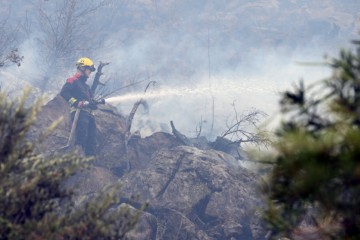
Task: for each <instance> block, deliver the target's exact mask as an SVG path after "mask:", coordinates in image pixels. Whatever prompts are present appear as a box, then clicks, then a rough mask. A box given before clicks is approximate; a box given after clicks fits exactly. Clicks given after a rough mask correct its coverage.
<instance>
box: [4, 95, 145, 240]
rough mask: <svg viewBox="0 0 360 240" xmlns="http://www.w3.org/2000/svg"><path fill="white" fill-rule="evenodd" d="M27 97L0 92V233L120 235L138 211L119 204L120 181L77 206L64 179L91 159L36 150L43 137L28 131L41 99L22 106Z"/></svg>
mask: <svg viewBox="0 0 360 240" xmlns="http://www.w3.org/2000/svg"><path fill="white" fill-rule="evenodd" d="M25 100H26V96H25V94H24V96H23V97H22V98H20V99H18V100H15V101H11V100H9V99H8V98H7V96H6V95H5V94H4V93H0V239H16V240H19V239H20V240H21V239H37V240H39V239H123V238H124V236H125V234H126V233H127V232H129V231H130V230H131V229H133V227H134V225H135V223H136V222H137V219H138V217H139V214H140V212H141V211H133V210H131V209H130V208H129V207H118V205H119V199H120V197H119V196H118V192H119V186H114V187H109V188H107V189H106V190H104V191H103V192H101V193H99V194H97V195H96V196H94V197H93V198H91V199H90V200H88V201H86V202H85V203H83V204H81V205H80V206H76V207H75V206H74V203H73V202H72V199H71V198H72V196H73V193H72V192H71V191H70V190H69V189H66V188H64V187H63V185H64V184H63V183H64V180H66V179H68V178H69V177H70V176H72V175H73V174H74V173H75V172H77V171H80V170H82V169H84V168H86V167H87V166H89V162H90V159H85V158H81V157H78V156H77V155H75V154H66V155H59V156H50V157H49V156H48V157H46V156H44V155H43V154H41V153H38V152H37V151H36V150H35V148H36V146H37V144H39V143H40V141H42V138H43V137H39V139H38V140H37V141H35V140H34V139H28V133H29V129H30V127H31V126H33V124H34V122H35V120H36V115H37V113H38V112H39V111H40V109H41V108H40V104H41V102H40V101H38V102H36V103H35V104H34V105H33V106H31V107H26V106H25ZM54 127H55V125H54V126H52V127H51V128H54ZM49 130H51V129H49ZM44 133H45V134H44V135H43V136H45V135H46V131H44Z"/></svg>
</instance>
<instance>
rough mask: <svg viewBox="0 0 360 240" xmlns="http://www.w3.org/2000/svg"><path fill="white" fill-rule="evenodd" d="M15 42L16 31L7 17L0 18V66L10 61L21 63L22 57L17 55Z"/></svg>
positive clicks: (18, 64)
mask: <svg viewBox="0 0 360 240" xmlns="http://www.w3.org/2000/svg"><path fill="white" fill-rule="evenodd" d="M17 43H18V31H16V30H14V26H11V25H10V24H9V23H8V19H7V18H5V19H2V20H0V67H5V66H6V65H8V64H11V63H13V64H16V65H17V66H20V65H21V62H22V60H23V59H24V57H23V56H20V55H19V52H18V49H17V48H16V44H17Z"/></svg>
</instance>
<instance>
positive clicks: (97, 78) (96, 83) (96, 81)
mask: <svg viewBox="0 0 360 240" xmlns="http://www.w3.org/2000/svg"><path fill="white" fill-rule="evenodd" d="M109 64H110V63H103V62H101V61H100V64H99V66H98V68H97V71H96V74H95V77H94V82H93V84H92V85H91V92H92V94H95V91H96V88H97V87H98V86H99V85H101V86H105V84H104V83H102V82H100V77H101V75H102V74H103V73H102V68H103V67H104V66H106V65H109Z"/></svg>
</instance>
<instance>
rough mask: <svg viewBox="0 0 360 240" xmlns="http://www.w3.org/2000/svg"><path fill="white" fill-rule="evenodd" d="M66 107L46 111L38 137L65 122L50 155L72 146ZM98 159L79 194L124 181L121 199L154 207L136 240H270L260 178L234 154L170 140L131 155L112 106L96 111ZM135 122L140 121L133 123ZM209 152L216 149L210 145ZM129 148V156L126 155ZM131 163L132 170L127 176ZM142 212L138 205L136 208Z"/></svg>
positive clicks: (138, 141)
mask: <svg viewBox="0 0 360 240" xmlns="http://www.w3.org/2000/svg"><path fill="white" fill-rule="evenodd" d="M68 114H69V113H68V107H67V105H66V102H65V101H64V100H63V99H62V98H61V97H59V96H58V97H56V98H54V99H53V100H51V101H50V102H49V103H48V104H47V105H45V106H44V107H43V110H42V112H41V113H40V114H39V117H38V121H37V126H36V128H35V129H33V131H32V134H33V136H34V135H36V134H37V133H38V132H39V130H40V129H45V128H46V127H48V126H49V125H51V123H52V122H54V121H55V120H56V119H59V118H60V117H63V120H62V122H61V123H60V124H59V126H58V127H57V129H56V130H55V131H54V132H53V133H52V134H51V136H50V137H49V138H48V139H47V140H46V141H45V143H44V144H43V146H42V147H41V149H42V150H44V151H45V152H47V153H51V152H54V151H56V150H57V149H59V148H60V147H61V146H63V145H65V144H66V141H67V138H68V136H69V128H70V126H69V117H68ZM95 116H96V122H97V128H98V129H97V130H98V131H97V142H98V155H97V157H96V160H95V161H94V163H93V167H91V168H90V169H88V170H86V171H84V172H82V173H79V174H77V175H76V179H75V181H78V182H80V185H79V187H78V188H77V191H78V193H79V194H80V195H82V196H83V197H87V196H88V197H89V196H91V195H92V194H93V193H96V191H98V190H100V189H101V188H103V187H104V186H106V185H108V184H111V183H115V182H117V181H120V182H121V183H122V184H123V188H122V191H123V193H122V194H123V196H124V197H125V198H127V197H128V198H130V196H132V195H134V194H138V195H139V202H140V203H141V202H144V201H148V202H149V207H148V208H147V209H146V212H145V213H144V214H143V215H142V217H141V220H140V222H139V224H138V225H137V227H136V229H134V230H133V231H132V232H131V234H130V235H129V236H131V237H133V238H134V239H264V238H265V237H264V236H265V235H266V232H265V230H264V227H263V222H262V220H261V219H260V214H259V210H260V208H261V206H262V202H261V198H260V195H259V193H258V192H257V188H256V183H257V175H256V174H255V173H252V172H251V171H249V170H247V169H245V168H243V167H241V166H240V165H239V164H238V160H236V159H235V158H234V157H233V156H232V155H230V154H227V153H225V152H222V151H219V150H214V149H210V148H208V147H206V148H203V149H200V148H197V147H195V146H184V145H182V144H181V143H180V142H179V141H178V140H177V139H176V137H174V136H173V135H172V134H169V133H163V132H157V133H154V134H153V135H151V136H149V137H146V138H141V137H140V136H138V135H137V136H136V135H134V137H133V138H130V141H129V143H128V145H127V148H125V133H124V131H125V130H124V129H125V120H126V119H125V118H124V117H123V116H121V115H120V114H118V113H117V112H116V109H114V108H112V107H111V106H107V105H106V106H103V107H101V109H99V110H97V111H96V114H95ZM135 117H136V116H135ZM209 146H210V145H209ZM126 149H127V150H126ZM127 161H130V163H131V171H126V165H127ZM134 207H136V206H134Z"/></svg>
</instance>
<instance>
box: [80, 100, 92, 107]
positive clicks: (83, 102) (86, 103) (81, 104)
mask: <svg viewBox="0 0 360 240" xmlns="http://www.w3.org/2000/svg"><path fill="white" fill-rule="evenodd" d="M89 105H90V102H88V101H80V102H79V103H78V104H77V107H78V108H87V107H89Z"/></svg>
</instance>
